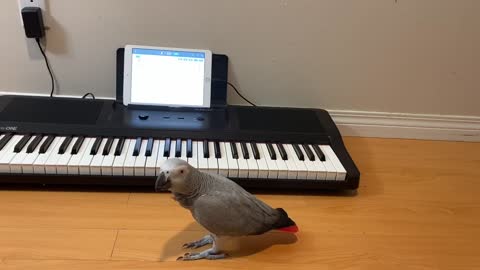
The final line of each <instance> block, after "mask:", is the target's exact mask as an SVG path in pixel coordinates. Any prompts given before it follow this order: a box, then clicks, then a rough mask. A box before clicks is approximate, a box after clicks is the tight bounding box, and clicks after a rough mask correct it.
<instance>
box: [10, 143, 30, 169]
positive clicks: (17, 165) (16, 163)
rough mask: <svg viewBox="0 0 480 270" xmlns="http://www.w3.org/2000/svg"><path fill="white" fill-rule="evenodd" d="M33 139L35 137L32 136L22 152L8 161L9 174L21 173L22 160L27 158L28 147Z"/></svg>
mask: <svg viewBox="0 0 480 270" xmlns="http://www.w3.org/2000/svg"><path fill="white" fill-rule="evenodd" d="M34 139H35V136H32V137H31V138H30V139H29V140H28V142H27V144H25V146H24V147H23V149H22V151H20V152H19V153H17V154H16V155H15V157H13V159H12V160H11V161H10V172H11V173H22V172H23V171H22V164H23V160H24V159H25V158H26V157H27V155H28V154H27V149H28V145H29V144H30V143H31V142H32V141H33V140H34Z"/></svg>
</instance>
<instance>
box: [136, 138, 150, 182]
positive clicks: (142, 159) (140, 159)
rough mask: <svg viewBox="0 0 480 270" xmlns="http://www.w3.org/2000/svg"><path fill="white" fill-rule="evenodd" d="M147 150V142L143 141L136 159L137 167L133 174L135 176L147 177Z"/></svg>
mask: <svg viewBox="0 0 480 270" xmlns="http://www.w3.org/2000/svg"><path fill="white" fill-rule="evenodd" d="M146 150H147V140H142V144H141V145H140V153H139V154H138V156H137V158H136V159H135V165H134V168H133V173H134V175H135V176H145V165H146V162H147V157H146V156H145V151H146Z"/></svg>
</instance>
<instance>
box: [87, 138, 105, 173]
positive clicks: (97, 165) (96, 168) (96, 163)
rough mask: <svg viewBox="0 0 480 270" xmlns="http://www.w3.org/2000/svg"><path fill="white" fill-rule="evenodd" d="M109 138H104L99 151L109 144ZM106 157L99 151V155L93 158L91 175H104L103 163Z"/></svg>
mask: <svg viewBox="0 0 480 270" xmlns="http://www.w3.org/2000/svg"><path fill="white" fill-rule="evenodd" d="M107 140H108V139H107V138H104V139H103V140H102V141H101V142H100V146H99V149H104V148H105V145H106V144H107ZM104 158H105V155H104V154H103V151H102V153H100V151H97V153H96V154H95V155H94V156H93V159H92V162H91V163H90V175H102V163H103V159H104Z"/></svg>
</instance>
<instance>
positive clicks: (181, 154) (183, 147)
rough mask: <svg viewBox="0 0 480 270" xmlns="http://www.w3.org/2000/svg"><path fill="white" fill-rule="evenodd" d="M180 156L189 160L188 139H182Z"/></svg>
mask: <svg viewBox="0 0 480 270" xmlns="http://www.w3.org/2000/svg"><path fill="white" fill-rule="evenodd" d="M180 158H181V159H183V160H185V161H186V162H188V158H187V141H185V140H183V141H182V151H181V152H180Z"/></svg>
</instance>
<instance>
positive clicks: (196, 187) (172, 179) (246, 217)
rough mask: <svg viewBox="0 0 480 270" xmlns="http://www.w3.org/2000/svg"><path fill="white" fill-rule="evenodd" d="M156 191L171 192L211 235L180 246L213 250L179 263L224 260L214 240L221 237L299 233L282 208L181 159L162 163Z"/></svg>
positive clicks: (189, 254) (194, 254)
mask: <svg viewBox="0 0 480 270" xmlns="http://www.w3.org/2000/svg"><path fill="white" fill-rule="evenodd" d="M155 190H156V191H160V190H170V191H171V192H172V194H173V197H174V199H175V200H176V201H178V203H179V204H180V205H181V206H182V207H184V208H186V209H188V210H190V212H191V214H192V216H193V218H194V219H195V220H196V221H197V222H198V223H199V224H200V225H202V226H203V227H204V228H205V229H206V230H207V231H208V232H210V234H209V235H206V236H205V237H203V238H202V239H200V240H198V241H194V242H191V243H186V244H185V245H184V246H183V247H184V248H198V247H202V246H204V245H207V244H212V248H210V249H207V250H205V251H203V252H200V253H186V254H185V255H184V256H182V257H179V258H178V259H181V260H198V259H203V258H206V259H221V258H225V257H226V254H225V253H221V251H222V249H221V247H220V246H219V243H218V241H217V240H218V238H220V237H222V236H247V235H259V234H263V233H265V232H268V231H270V230H282V231H287V232H292V233H294V232H297V231H298V228H297V226H296V224H295V222H294V221H293V220H291V219H290V218H289V217H288V215H287V213H286V212H285V211H284V210H283V209H282V208H276V209H274V208H272V207H270V206H269V205H267V204H266V203H264V202H262V201H261V200H259V199H258V198H256V197H255V196H253V195H252V194H250V193H249V192H247V191H246V190H245V189H243V188H242V187H241V186H239V185H238V184H237V183H235V182H233V181H232V180H230V179H228V178H226V177H223V176H221V175H217V174H211V173H206V172H202V171H199V170H197V169H195V168H193V167H192V166H190V165H189V164H188V163H187V162H186V161H184V160H182V159H176V158H173V159H168V160H167V161H165V162H164V163H163V164H161V171H160V172H159V175H158V177H157V180H156V182H155Z"/></svg>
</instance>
